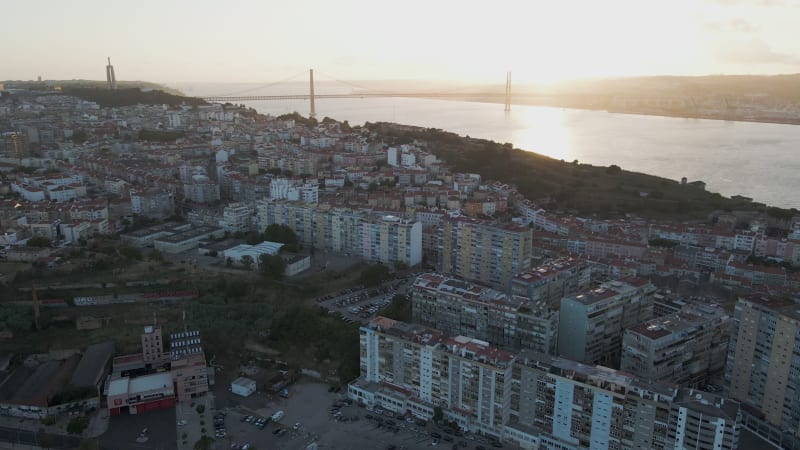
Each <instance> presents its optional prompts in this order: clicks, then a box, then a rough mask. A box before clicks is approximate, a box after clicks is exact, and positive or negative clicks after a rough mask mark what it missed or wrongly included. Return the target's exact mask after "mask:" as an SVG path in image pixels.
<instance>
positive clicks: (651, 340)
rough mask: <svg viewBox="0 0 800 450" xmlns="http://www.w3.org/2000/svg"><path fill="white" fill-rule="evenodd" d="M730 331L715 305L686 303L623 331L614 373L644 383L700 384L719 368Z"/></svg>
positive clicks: (719, 370) (728, 322) (720, 311)
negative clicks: (618, 369) (669, 312)
mask: <svg viewBox="0 0 800 450" xmlns="http://www.w3.org/2000/svg"><path fill="white" fill-rule="evenodd" d="M730 328H731V321H730V317H729V316H728V315H727V314H726V313H725V310H724V309H722V308H721V307H719V306H717V305H701V304H692V305H686V306H684V307H683V308H681V310H680V311H679V312H677V313H673V314H669V315H666V316H662V317H657V318H655V319H652V320H649V321H646V322H642V323H640V324H638V325H635V326H633V327H630V328H627V329H626V330H625V333H624V335H623V337H622V357H621V363H620V369H621V370H624V371H626V372H630V373H633V374H635V375H636V376H638V377H641V378H643V379H646V380H650V381H664V382H670V383H675V384H678V385H681V386H692V387H698V386H703V385H705V384H706V383H707V382H708V381H709V378H710V377H712V376H713V375H715V374H718V373H721V372H722V371H723V370H724V369H725V355H726V354H727V347H728V338H729V336H730Z"/></svg>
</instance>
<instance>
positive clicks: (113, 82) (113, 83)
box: [106, 56, 117, 89]
mask: <svg viewBox="0 0 800 450" xmlns="http://www.w3.org/2000/svg"><path fill="white" fill-rule="evenodd" d="M106 82H107V83H108V88H109V89H116V88H117V76H116V75H115V74H114V66H112V65H111V57H110V56H109V57H108V65H107V66H106Z"/></svg>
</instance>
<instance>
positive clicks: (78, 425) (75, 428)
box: [67, 416, 89, 434]
mask: <svg viewBox="0 0 800 450" xmlns="http://www.w3.org/2000/svg"><path fill="white" fill-rule="evenodd" d="M88 426H89V418H88V417H86V416H78V417H75V418H74V419H72V420H70V421H69V424H67V432H68V433H69V434H81V433H83V430H85V429H86V427H88Z"/></svg>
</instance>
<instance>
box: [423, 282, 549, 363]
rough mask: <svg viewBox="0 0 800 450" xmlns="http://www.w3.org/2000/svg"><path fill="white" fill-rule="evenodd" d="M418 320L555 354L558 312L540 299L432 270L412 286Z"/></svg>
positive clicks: (501, 344) (453, 331) (508, 345)
mask: <svg viewBox="0 0 800 450" xmlns="http://www.w3.org/2000/svg"><path fill="white" fill-rule="evenodd" d="M411 299H412V308H411V311H412V314H413V320H414V322H415V323H419V324H422V325H425V326H429V327H432V328H435V329H437V330H440V331H442V332H444V333H445V334H448V335H452V336H456V335H464V336H469V337H471V338H475V339H480V340H483V341H488V342H490V343H491V344H492V345H495V346H498V347H503V348H512V349H531V350H536V351H539V352H542V353H549V354H552V353H553V352H554V351H555V345H556V332H557V330H558V312H557V311H556V310H552V309H550V308H548V306H547V304H546V303H544V302H541V301H533V300H529V299H527V298H525V297H520V296H515V295H509V294H504V293H502V292H499V291H496V290H494V289H490V288H487V287H482V286H477V285H474V284H471V283H468V282H465V281H460V280H456V279H453V278H449V277H446V276H444V275H439V274H433V273H427V274H422V275H420V276H419V277H417V279H416V281H415V282H414V286H413V287H412V296H411Z"/></svg>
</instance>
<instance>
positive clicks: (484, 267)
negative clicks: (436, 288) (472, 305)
mask: <svg viewBox="0 0 800 450" xmlns="http://www.w3.org/2000/svg"><path fill="white" fill-rule="evenodd" d="M438 236H439V245H438V247H439V261H438V267H439V270H440V271H441V272H442V273H445V274H448V275H455V276H457V277H459V278H463V279H465V280H469V281H474V282H477V283H481V284H485V285H488V286H492V287H495V288H498V289H504V290H505V289H508V286H509V285H510V283H511V279H512V277H513V276H514V275H516V274H518V273H521V272H525V271H527V270H529V269H530V267H531V266H530V264H531V261H530V260H531V242H532V239H533V235H532V231H531V229H530V228H527V227H522V226H517V225H509V224H504V225H500V224H491V223H489V222H485V221H482V220H477V219H470V218H466V217H457V218H448V219H447V220H445V221H444V223H443V224H442V227H441V228H440V230H439V233H438Z"/></svg>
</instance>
